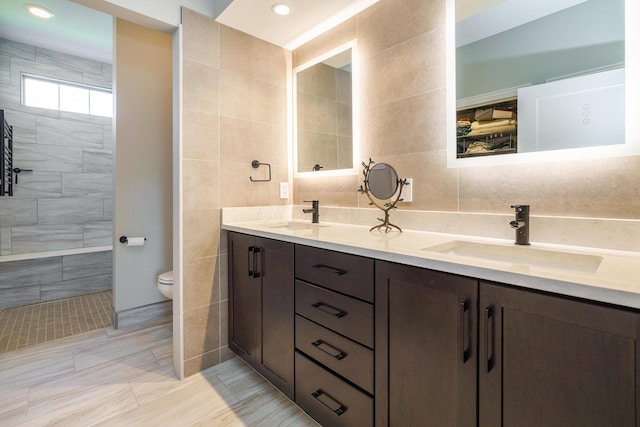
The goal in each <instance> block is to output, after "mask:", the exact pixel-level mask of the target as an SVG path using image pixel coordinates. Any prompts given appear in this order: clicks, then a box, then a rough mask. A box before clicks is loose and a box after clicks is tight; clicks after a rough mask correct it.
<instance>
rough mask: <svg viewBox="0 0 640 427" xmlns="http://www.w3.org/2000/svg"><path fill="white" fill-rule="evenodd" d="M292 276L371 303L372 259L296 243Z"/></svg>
mask: <svg viewBox="0 0 640 427" xmlns="http://www.w3.org/2000/svg"><path fill="white" fill-rule="evenodd" d="M295 264H296V277H297V278H299V279H302V280H305V281H307V282H311V283H314V284H316V285H319V286H323V287H325V288H329V289H333V290H335V291H338V292H340V293H343V294H347V295H351V296H352V297H356V298H359V299H362V300H365V301H369V302H371V303H373V259H370V258H364V257H361V256H357V255H350V254H345V253H340V252H334V251H329V250H327V249H319V248H312V247H309V246H302V245H296V261H295Z"/></svg>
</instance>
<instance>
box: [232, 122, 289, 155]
mask: <svg viewBox="0 0 640 427" xmlns="http://www.w3.org/2000/svg"><path fill="white" fill-rule="evenodd" d="M220 156H221V157H222V158H223V159H224V161H225V162H247V161H248V162H249V163H251V161H252V160H255V159H257V160H260V161H262V162H268V163H271V164H279V165H284V166H286V165H287V164H288V161H287V160H288V159H287V156H288V154H287V130H286V128H285V127H284V126H277V125H272V124H267V123H260V122H254V121H249V120H242V119H234V118H230V117H221V118H220Z"/></svg>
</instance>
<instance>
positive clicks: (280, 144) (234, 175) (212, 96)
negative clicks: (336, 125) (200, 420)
mask: <svg viewBox="0 0 640 427" xmlns="http://www.w3.org/2000/svg"><path fill="white" fill-rule="evenodd" d="M182 45H183V59H182V68H183V87H182V94H183V101H182V123H183V128H182V141H183V143H182V158H181V159H180V161H181V166H182V168H181V173H182V182H183V208H182V218H183V220H182V221H183V223H182V228H183V240H182V244H183V259H182V262H183V269H184V272H183V282H182V289H183V291H182V292H183V301H182V309H183V312H184V315H183V319H182V320H183V344H184V361H185V362H184V374H185V375H186V376H188V375H191V374H193V373H196V372H198V371H200V370H202V369H204V368H207V367H209V366H212V365H214V364H216V363H219V362H221V361H224V360H226V359H227V358H229V357H231V356H232V354H231V352H230V351H229V349H228V347H227V343H228V334H227V273H226V271H227V260H228V258H227V247H226V235H225V234H223V233H221V231H220V208H221V207H227V206H262V205H277V204H286V203H287V202H290V200H289V201H287V200H280V199H279V198H278V183H279V182H282V181H287V180H288V162H287V156H288V155H287V114H286V113H287V109H286V105H287V103H286V96H287V95H286V94H287V88H286V75H287V70H290V69H291V53H290V52H289V51H287V50H285V49H282V48H280V47H277V46H274V45H271V44H269V43H266V42H264V41H262V40H258V39H256V38H254V37H251V36H248V35H247V34H244V33H241V32H239V31H236V30H233V29H231V28H228V27H225V26H223V25H220V24H218V23H216V22H215V21H213V20H212V19H210V18H208V17H206V16H203V15H200V14H198V13H195V12H193V11H190V10H188V9H184V8H183V12H182ZM252 160H259V161H261V162H265V163H270V164H271V167H272V174H273V180H272V181H271V182H260V183H253V182H251V181H250V180H249V176H250V175H252V174H255V173H256V172H258V173H261V171H255V170H254V169H252V167H251V161H252ZM254 176H255V177H256V178H259V177H262V175H259V176H258V175H254Z"/></svg>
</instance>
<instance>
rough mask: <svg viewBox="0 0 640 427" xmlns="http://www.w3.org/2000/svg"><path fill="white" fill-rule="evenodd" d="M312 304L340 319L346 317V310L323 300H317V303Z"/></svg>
mask: <svg viewBox="0 0 640 427" xmlns="http://www.w3.org/2000/svg"><path fill="white" fill-rule="evenodd" d="M311 306H312V307H313V308H317V309H318V310H320V311H323V312H325V313H327V314H330V315H332V316H335V317H337V318H338V319H340V318H341V317H344V316H346V315H347V312H346V311H342V310H340V309H339V308H335V307H331V306H330V305H328V304H325V303H323V302H317V303H315V304H311Z"/></svg>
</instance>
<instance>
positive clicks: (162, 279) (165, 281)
mask: <svg viewBox="0 0 640 427" xmlns="http://www.w3.org/2000/svg"><path fill="white" fill-rule="evenodd" d="M158 283H159V284H162V285H173V271H167V272H166V273H162V274H161V275H160V276H158Z"/></svg>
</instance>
